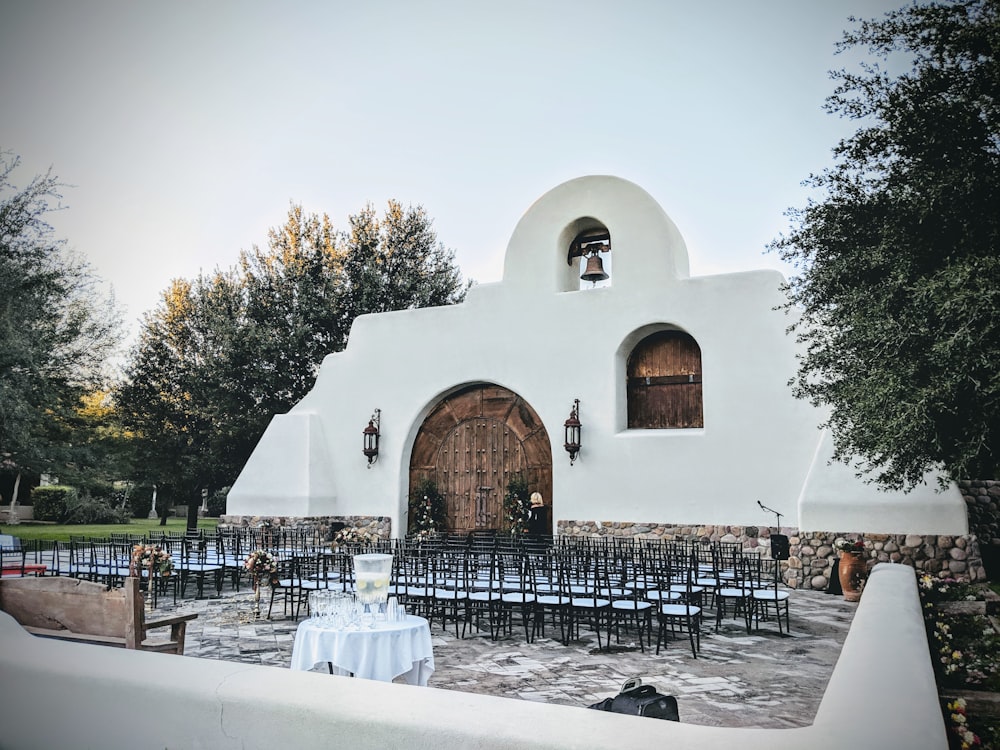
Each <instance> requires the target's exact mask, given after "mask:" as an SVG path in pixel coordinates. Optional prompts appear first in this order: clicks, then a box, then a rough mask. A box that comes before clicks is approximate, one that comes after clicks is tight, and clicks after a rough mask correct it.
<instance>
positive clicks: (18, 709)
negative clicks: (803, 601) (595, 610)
mask: <svg viewBox="0 0 1000 750" xmlns="http://www.w3.org/2000/svg"><path fill="white" fill-rule="evenodd" d="M794 606H795V605H794V600H793V603H792V607H794ZM0 644H2V645H3V648H0V675H2V676H3V682H2V685H3V694H2V700H0V746H2V747H5V748H7V747H9V748H19V749H20V750H29V749H30V748H39V749H40V750H41V749H44V750H49V749H50V748H58V747H72V748H77V747H87V748H102V749H104V750H112V749H113V748H128V750H138V749H139V748H155V749H157V750H159V749H160V748H164V747H168V748H192V750H197V749H198V748H241V749H242V750H250V748H267V750H274V749H275V748H326V747H345V748H352V749H354V748H357V749H358V750H361V749H362V748H378V749H379V750H381V749H383V748H396V747H406V748H410V749H411V750H424V749H425V748H427V749H429V750H444V749H445V748H448V749H449V750H450V749H451V748H455V749H456V750H458V749H463V750H464V749H465V748H480V749H481V750H502V749H505V748H519V749H520V750H557V749H561V748H576V749H577V750H590V749H594V750H597V749H598V748H601V749H603V748H614V747H665V748H666V747H669V748H675V749H676V750H688V749H694V748H697V750H722V749H723V748H725V749H726V750H731V749H732V748H734V747H739V748H741V749H742V750H801V749H802V748H810V750H827V749H829V750H833V749H836V750H842V749H843V748H866V749H867V748H907V750H939V749H940V748H944V747H946V746H947V739H946V736H945V727H944V720H943V717H942V715H941V710H940V707H939V705H938V700H937V689H936V685H935V682H934V672H933V669H932V667H931V663H930V653H929V651H928V647H927V637H926V634H925V632H924V627H923V619H922V616H921V612H920V602H919V598H918V595H917V589H916V580H915V576H914V571H913V569H912V568H909V567H906V566H903V565H879V566H876V567H875V569H874V571H873V573H872V575H871V577H870V579H869V581H868V584H867V586H866V587H865V593H864V596H863V597H862V599H861V603H860V605H859V607H858V611H857V614H856V615H855V619H854V622H853V623H852V625H851V629H850V632H849V633H848V636H847V639H846V641H845V643H844V648H843V650H842V652H841V656H840V659H839V660H838V661H837V664H836V667H835V668H834V671H833V674H832V676H831V678H830V682H829V684H828V685H827V687H826V691H825V692H824V695H823V699H822V701H821V702H820V706H819V709H818V711H817V714H816V718H815V721H814V723H813V724H812V725H811V726H808V727H802V728H798V729H725V728H720V727H707V726H699V725H694V724H686V723H684V708H683V696H678V699H679V702H680V713H681V722H672V721H658V720H655V719H642V718H637V717H635V716H620V715H617V714H611V713H606V712H603V711H589V710H587V709H585V708H582V707H575V706H558V705H552V704H545V703H534V702H531V701H519V700H511V699H507V698H497V697H493V696H486V695H473V694H469V693H461V692H456V691H452V690H438V689H434V688H429V687H413V686H410V685H397V684H391V683H382V682H375V681H372V680H358V679H353V678H350V677H337V676H331V675H324V674H317V673H311V672H295V671H292V670H290V669H283V668H280V667H263V666H254V665H248V664H238V663H235V662H224V661H217V660H214V659H197V658H194V657H189V656H172V655H167V654H155V653H152V652H143V651H125V650H119V649H111V648H105V647H103V646H92V645H87V644H80V643H68V642H61V641H51V640H46V639H42V638H36V637H35V636H32V635H29V634H28V633H26V632H25V631H24V630H23V629H22V628H21V627H20V626H19V625H18V624H17V622H16V621H15V620H14V619H13V618H12V617H10V615H8V614H7V613H5V612H0ZM762 668H768V667H766V666H764V667H762ZM873 676H874V677H873ZM886 680H890V681H891V683H892V689H886ZM816 687H817V689H822V686H820V685H817V686H816Z"/></svg>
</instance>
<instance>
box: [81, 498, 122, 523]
mask: <svg viewBox="0 0 1000 750" xmlns="http://www.w3.org/2000/svg"><path fill="white" fill-rule="evenodd" d="M131 515H132V514H131V512H130V511H128V510H126V509H123V508H118V507H115V506H114V505H112V503H111V500H109V499H108V498H105V497H91V496H90V495H83V496H82V497H79V496H78V497H77V498H76V499H74V500H71V501H70V502H69V503H68V504H67V508H66V520H65V522H66V523H80V524H83V523H128V522H129V519H130V517H131Z"/></svg>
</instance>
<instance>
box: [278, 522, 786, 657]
mask: <svg viewBox="0 0 1000 750" xmlns="http://www.w3.org/2000/svg"><path fill="white" fill-rule="evenodd" d="M366 551H378V552H385V553H390V554H392V555H393V571H392V578H391V584H390V594H391V595H393V596H396V597H397V598H398V599H399V600H400V601H401V602H402V603H404V604H405V605H407V606H408V607H410V608H411V610H412V611H415V612H416V613H418V614H421V615H424V616H426V617H427V618H428V619H429V620H431V621H432V622H439V623H440V625H441V626H442V627H449V626H454V628H455V635H456V637H464V636H465V635H466V632H467V631H468V629H470V628H476V629H477V630H479V631H488V632H489V634H490V637H491V638H493V639H497V638H499V637H501V636H503V635H510V634H511V633H512V632H513V629H514V626H515V624H517V625H519V627H521V628H523V630H524V635H525V638H526V640H527V641H529V642H530V641H531V640H533V639H534V638H535V637H536V636H538V635H543V636H544V635H545V631H546V628H549V627H551V628H553V629H554V630H557V631H558V633H559V638H560V640H561V641H562V642H563V643H568V642H569V641H570V640H571V639H573V638H576V637H578V636H579V631H580V627H581V626H584V625H585V626H586V627H588V628H589V629H590V630H592V631H593V632H595V633H596V635H597V639H598V646H599V647H600V648H607V647H608V646H610V645H611V639H612V637H614V638H615V640H616V641H618V642H620V638H621V635H622V633H623V632H625V631H634V632H635V633H636V637H637V640H638V643H639V646H640V648H642V649H643V650H645V648H646V645H647V644H648V645H650V646H652V639H653V632H654V622H655V624H656V627H655V632H656V648H657V651H659V649H660V648H661V647H662V645H664V643H665V642H666V640H667V639H668V638H677V637H685V638H687V639H688V641H689V642H690V645H691V650H692V654H693V655H695V656H696V655H697V653H698V652H699V651H700V640H701V627H702V624H703V622H704V621H705V619H706V616H705V612H706V610H707V609H714V610H715V613H714V615H715V626H716V629H718V628H719V627H720V626H721V624H722V622H723V619H724V618H726V617H733V618H742V619H743V621H744V623H745V627H746V629H747V632H750V631H751V629H752V628H754V627H756V628H759V627H760V623H761V622H762V621H764V620H769V619H771V618H772V617H774V618H775V619H777V622H778V627H779V632H782V633H783V632H785V631H786V630H787V628H788V625H789V611H788V591H787V590H783V589H782V588H781V587H780V586H779V585H778V583H779V582H778V579H777V570H778V569H777V568H776V567H775V565H774V561H772V560H767V559H764V558H762V557H761V556H760V555H759V554H757V553H755V552H749V553H747V552H744V551H743V550H741V549H739V548H738V547H727V546H723V545H719V544H700V543H699V544H695V545H692V544H690V543H686V542H678V543H668V542H660V541H658V540H657V541H656V543H642V544H633V545H621V544H617V545H608V544H605V543H600V542H597V543H593V542H587V541H580V540H574V541H572V542H567V541H565V540H559V541H553V540H540V539H531V538H509V537H507V538H504V539H492V540H488V539H482V540H473V541H471V542H470V541H469V540H468V539H466V538H462V537H454V538H437V539H428V538H425V537H417V538H407V539H401V540H386V541H384V542H381V543H379V544H375V545H367V546H352V547H347V548H341V549H338V550H329V549H322V550H320V551H316V552H312V553H306V554H296V555H293V556H291V557H287V558H281V560H280V563H279V564H280V566H281V572H280V574H279V579H280V580H279V581H278V584H277V585H276V586H275V587H274V589H273V590H272V598H271V604H270V605H269V616H270V613H271V607H273V604H274V601H275V599H280V600H281V601H282V604H283V608H284V612H285V614H286V615H287V614H289V612H290V613H291V615H292V616H293V617H294V618H296V619H298V618H299V617H300V616H301V613H302V612H303V609H304V611H305V612H307V613H308V612H309V594H310V592H312V591H314V590H316V589H317V588H332V589H339V590H343V591H350V590H352V588H353V570H352V555H353V554H355V553H357V552H366ZM782 621H783V622H782Z"/></svg>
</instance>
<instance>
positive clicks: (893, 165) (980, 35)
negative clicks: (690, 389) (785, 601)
mask: <svg viewBox="0 0 1000 750" xmlns="http://www.w3.org/2000/svg"><path fill="white" fill-rule="evenodd" d="M851 22H852V23H853V24H854V28H853V30H850V31H848V32H846V33H845V34H844V37H843V40H842V41H841V42H840V44H839V45H838V47H839V51H846V50H851V49H855V48H858V49H862V50H868V53H869V54H870V55H871V56H873V57H874V58H875V62H869V63H864V64H862V65H861V66H860V68H859V70H857V71H854V72H849V71H847V70H841V71H839V72H837V73H835V74H834V75H835V78H836V79H837V80H838V81H839V83H838V85H837V86H836V88H835V90H834V93H833V94H832V95H831V96H830V97H829V98H828V100H827V103H826V108H827V110H828V111H829V112H831V113H834V114H838V115H840V116H842V117H847V118H850V119H852V120H855V121H857V122H858V124H859V127H858V130H857V131H856V132H855V133H854V134H853V135H851V136H850V137H847V138H845V139H843V140H841V141H840V142H839V144H838V145H837V146H836V148H835V149H834V155H835V165H834V166H833V167H831V168H829V169H827V170H826V171H824V172H822V173H820V174H818V175H812V176H810V178H809V180H808V181H807V183H806V184H807V185H810V186H812V187H813V188H816V189H817V191H818V193H819V195H820V196H821V197H818V198H816V199H814V200H811V201H809V202H808V204H807V205H806V207H805V208H803V209H799V210H793V211H790V213H789V215H790V217H791V219H792V224H793V228H792V229H791V230H790V232H789V234H787V235H783V236H781V237H779V239H777V240H775V241H774V242H773V243H772V244H771V249H772V250H776V251H778V252H779V253H780V255H781V257H782V258H784V259H785V260H788V261H791V262H792V263H793V264H795V266H796V268H797V271H798V274H797V275H796V276H794V277H793V278H792V279H791V281H790V282H789V285H788V291H789V302H788V305H787V307H788V309H789V310H795V311H797V312H799V313H801V317H800V318H798V320H797V321H796V322H795V323H793V325H792V329H793V330H794V331H795V333H796V335H797V338H798V340H799V341H800V342H802V343H804V344H805V348H804V354H803V355H802V357H801V360H800V364H799V370H798V373H797V376H796V378H795V379H794V382H793V388H794V391H795V393H796V395H797V396H799V397H801V398H806V399H809V400H810V401H812V402H813V403H814V404H817V405H821V406H824V407H829V409H830V412H829V414H830V416H829V419H828V422H827V424H828V426H829V427H830V428H831V430H832V433H833V436H834V441H835V450H836V456H837V458H838V459H840V460H842V461H844V462H848V463H849V462H851V461H852V456H857V457H858V459H859V462H858V467H859V468H864V469H870V470H873V471H874V477H875V480H876V481H877V482H878V483H879V484H881V485H882V486H884V487H891V488H910V487H913V486H915V485H916V484H918V483H920V482H921V481H922V479H923V477H924V476H925V473H926V472H927V471H928V470H929V469H932V468H941V469H943V470H944V472H945V475H946V476H948V477H950V478H953V479H959V478H990V477H995V476H997V468H998V464H1000V366H998V363H1000V247H998V230H1000V189H998V188H1000V184H998V182H1000V159H998V156H1000V154H998V150H1000V109H998V107H1000V62H998V52H1000V4H998V3H997V2H996V0H956V1H954V2H930V3H927V4H926V5H921V6H918V5H911V6H907V7H905V8H902V9H901V10H897V11H893V12H891V13H887V14H885V16H884V17H883V18H881V19H879V20H864V21H858V20H857V19H853V18H852V19H851ZM880 63H881V64H880ZM907 63H908V64H907ZM891 71H898V72H891Z"/></svg>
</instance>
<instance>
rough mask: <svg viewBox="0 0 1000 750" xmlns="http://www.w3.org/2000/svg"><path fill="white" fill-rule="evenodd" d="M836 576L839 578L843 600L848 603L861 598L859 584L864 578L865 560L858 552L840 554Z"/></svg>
mask: <svg viewBox="0 0 1000 750" xmlns="http://www.w3.org/2000/svg"><path fill="white" fill-rule="evenodd" d="M837 574H838V575H839V577H840V588H841V589H843V591H844V599H846V600H847V601H849V602H856V601H858V600H859V599H860V598H861V584H862V582H863V581H864V578H865V558H863V557H862V556H861V553H860V552H842V553H841V555H840V565H839V566H838V568H837Z"/></svg>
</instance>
